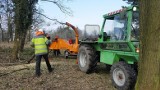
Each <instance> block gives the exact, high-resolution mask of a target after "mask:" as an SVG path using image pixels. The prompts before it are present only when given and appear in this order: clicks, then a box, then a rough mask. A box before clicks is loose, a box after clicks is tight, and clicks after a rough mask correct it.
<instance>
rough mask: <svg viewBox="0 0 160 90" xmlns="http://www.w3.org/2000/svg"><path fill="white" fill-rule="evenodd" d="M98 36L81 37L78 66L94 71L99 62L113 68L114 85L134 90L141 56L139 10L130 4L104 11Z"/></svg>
mask: <svg viewBox="0 0 160 90" xmlns="http://www.w3.org/2000/svg"><path fill="white" fill-rule="evenodd" d="M103 17H104V22H103V25H102V28H101V31H100V33H99V35H98V39H97V40H89V39H86V40H82V41H81V43H80V45H79V52H78V57H77V58H78V66H79V69H80V70H81V71H83V72H85V73H90V72H92V71H93V70H94V69H95V67H96V66H97V63H98V62H101V63H104V64H105V65H106V67H107V68H108V69H109V70H110V75H111V80H112V83H113V86H115V87H116V88H117V89H118V90H131V89H132V88H133V87H134V86H135V83H136V78H137V62H138V60H139V10H138V7H137V6H130V7H126V8H123V9H120V10H118V11H115V12H111V13H108V14H105V15H104V16H103Z"/></svg>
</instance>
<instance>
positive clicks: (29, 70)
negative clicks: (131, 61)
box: [0, 58, 115, 90]
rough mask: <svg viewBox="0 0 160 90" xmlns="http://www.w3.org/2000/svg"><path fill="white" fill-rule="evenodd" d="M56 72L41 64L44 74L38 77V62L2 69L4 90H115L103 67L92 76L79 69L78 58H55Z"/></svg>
mask: <svg viewBox="0 0 160 90" xmlns="http://www.w3.org/2000/svg"><path fill="white" fill-rule="evenodd" d="M51 64H52V66H53V67H54V72H53V73H48V71H47V68H46V65H45V63H44V62H43V63H41V72H42V75H41V76H40V77H39V78H37V77H34V72H35V68H34V67H35V63H31V64H23V65H15V66H1V67H0V90H115V89H114V88H113V87H112V84H111V81H110V77H109V74H108V73H107V72H106V71H105V67H104V66H103V65H101V66H100V65H99V66H98V67H97V70H95V71H94V72H93V73H91V74H85V73H83V72H81V71H80V70H79V69H78V66H77V65H76V64H75V59H68V60H66V59H63V58H60V59H56V60H54V59H52V60H51Z"/></svg>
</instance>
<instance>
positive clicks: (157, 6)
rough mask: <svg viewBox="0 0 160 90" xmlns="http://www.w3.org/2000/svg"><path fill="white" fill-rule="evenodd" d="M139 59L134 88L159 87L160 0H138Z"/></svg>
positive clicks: (154, 89)
mask: <svg viewBox="0 0 160 90" xmlns="http://www.w3.org/2000/svg"><path fill="white" fill-rule="evenodd" d="M139 3H140V40H141V41H140V61H139V71H138V79H137V83H136V90H159V89H160V0H139Z"/></svg>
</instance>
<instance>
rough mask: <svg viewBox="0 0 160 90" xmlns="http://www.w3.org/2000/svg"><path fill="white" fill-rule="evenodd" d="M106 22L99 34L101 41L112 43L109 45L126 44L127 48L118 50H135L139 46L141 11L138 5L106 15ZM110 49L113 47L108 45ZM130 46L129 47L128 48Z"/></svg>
mask: <svg viewBox="0 0 160 90" xmlns="http://www.w3.org/2000/svg"><path fill="white" fill-rule="evenodd" d="M103 17H104V22H103V25H102V28H101V32H100V35H99V40H98V41H99V42H102V43H111V42H112V44H110V45H109V46H112V45H115V44H113V42H115V43H117V44H116V45H117V46H113V47H119V45H120V46H121V45H122V43H123V45H122V46H125V47H126V49H125V50H124V49H121V48H117V50H123V51H133V52H135V51H136V49H137V48H139V11H138V7H136V6H131V7H128V8H123V9H120V10H117V11H114V12H111V13H108V14H105V15H104V16H103ZM108 48H109V49H112V48H110V47H108ZM127 48H128V49H127ZM114 50H115V48H114Z"/></svg>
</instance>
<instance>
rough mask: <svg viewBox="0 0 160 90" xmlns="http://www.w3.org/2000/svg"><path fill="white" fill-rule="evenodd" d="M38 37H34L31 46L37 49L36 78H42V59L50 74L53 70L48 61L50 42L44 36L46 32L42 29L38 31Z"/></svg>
mask: <svg viewBox="0 0 160 90" xmlns="http://www.w3.org/2000/svg"><path fill="white" fill-rule="evenodd" d="M35 34H36V35H35V36H34V37H33V39H32V41H31V46H32V47H34V48H35V56H36V67H35V68H36V72H35V74H36V76H40V75H41V72H40V65H41V58H42V57H43V58H44V59H45V62H46V65H47V68H48V71H49V72H52V71H53V68H52V67H51V65H50V62H49V60H48V49H47V48H48V46H49V43H50V42H49V40H48V39H47V38H46V37H45V36H44V31H43V30H42V29H38V30H37V31H36V33H35Z"/></svg>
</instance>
